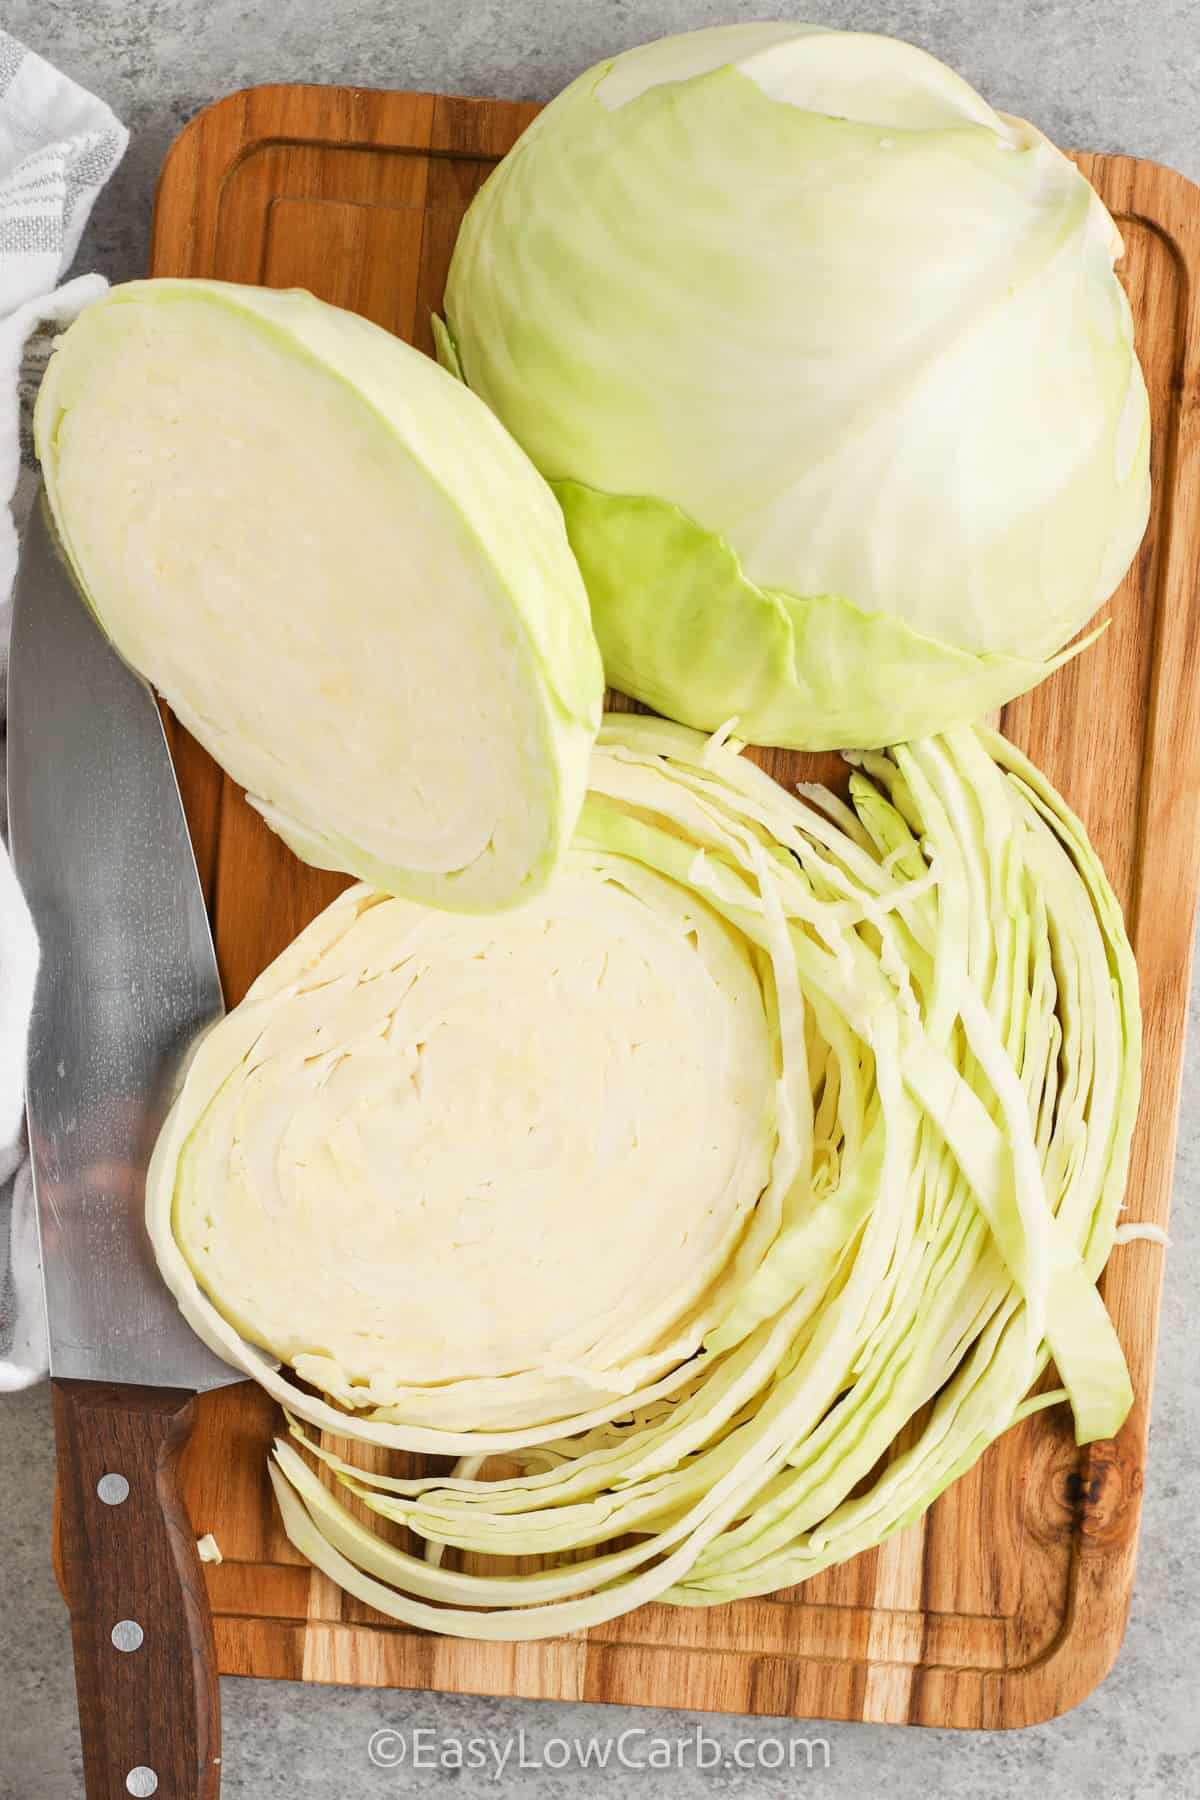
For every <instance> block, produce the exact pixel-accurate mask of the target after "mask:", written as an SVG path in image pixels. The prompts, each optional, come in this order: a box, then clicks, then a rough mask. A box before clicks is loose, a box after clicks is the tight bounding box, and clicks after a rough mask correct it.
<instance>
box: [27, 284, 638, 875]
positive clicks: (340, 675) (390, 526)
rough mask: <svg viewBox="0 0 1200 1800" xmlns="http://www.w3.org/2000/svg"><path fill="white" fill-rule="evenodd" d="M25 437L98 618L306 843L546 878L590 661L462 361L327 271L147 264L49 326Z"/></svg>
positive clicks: (558, 552) (582, 775)
mask: <svg viewBox="0 0 1200 1800" xmlns="http://www.w3.org/2000/svg"><path fill="white" fill-rule="evenodd" d="M36 435H37V447H38V453H39V455H40V457H41V459H42V467H43V471H44V474H45V479H46V487H47V491H48V493H49V496H50V500H51V504H52V506H53V510H54V515H55V519H56V521H57V524H58V528H59V532H60V535H61V537H62V539H63V542H64V544H65V546H66V549H67V552H68V554H69V556H70V559H71V562H72V564H73V565H74V568H75V572H76V575H77V576H78V579H79V582H80V584H81V586H82V588H83V590H84V593H85V594H86V595H87V597H88V599H89V601H90V603H91V605H92V608H93V610H94V611H95V614H96V616H97V618H98V619H99V621H100V623H101V625H102V626H103V627H104V630H105V631H106V632H107V633H108V635H109V637H110V638H111V639H112V641H113V643H114V644H115V645H116V647H117V649H118V650H119V651H120V653H121V655H122V656H124V657H125V658H126V659H127V660H128V661H129V662H130V663H131V664H132V665H133V667H134V668H136V669H138V670H139V671H140V672H141V673H142V674H143V675H145V676H147V677H148V678H149V679H150V680H151V681H153V682H154V684H155V686H156V687H158V688H159V690H160V691H161V692H162V694H163V695H164V697H165V698H166V699H167V700H168V702H169V703H170V705H171V706H172V708H173V709H174V711H175V712H176V713H177V715H178V716H179V718H180V719H181V720H182V721H183V723H184V724H185V725H186V726H187V728H188V729H189V731H191V732H192V733H193V734H194V736H196V737H197V738H198V739H199V740H200V742H201V743H202V744H203V745H204V746H205V748H206V749H208V750H209V751H211V752H212V754H213V755H214V756H215V757H216V759H217V761H218V762H220V763H221V764H222V766H223V767H224V768H225V769H227V770H228V771H229V773H230V774H231V775H232V776H233V777H234V779H235V780H236V781H238V782H240V783H241V784H242V785H243V786H244V787H245V788H246V789H247V790H248V795H249V798H250V801H251V804H252V805H254V806H255V807H257V809H258V810H259V812H261V813H262V815H263V817H264V818H265V819H266V821H267V823H268V824H269V825H271V826H272V827H273V829H274V830H276V831H277V832H278V833H279V834H280V836H281V837H283V838H284V839H285V841H286V842H287V843H288V844H289V845H290V846H291V848H292V849H293V850H294V851H295V852H296V854H297V855H298V856H301V857H302V858H303V859H304V860H305V861H306V862H310V863H315V864H317V865H318V866H319V867H322V868H333V869H344V870H346V871H348V872H349V873H351V874H355V875H359V876H361V877H363V878H364V879H367V880H370V881H371V882H373V883H374V884H375V885H376V886H378V887H380V888H383V889H386V890H389V891H394V892H397V893H404V894H408V895H412V896H415V897H417V898H419V899H421V900H424V901H428V902H430V903H432V904H436V905H438V906H445V907H452V908H456V909H461V910H473V909H474V910H492V909H495V908H498V907H504V906H509V905H512V904H513V903H515V902H518V901H522V900H524V899H526V898H527V897H528V896H529V895H530V894H531V893H534V892H536V891H537V889H538V888H539V887H541V886H542V885H544V883H545V882H546V881H547V880H548V879H549V876H550V874H551V872H552V870H553V867H554V865H555V862H556V860H557V857H558V854H559V851H560V849H561V847H562V845H563V843H564V842H565V841H566V839H567V837H569V835H570V832H571V829H572V827H573V826H574V823H575V819H576V816H577V814H578V811H579V806H580V802H581V800H582V797H583V789H584V783H585V779H586V770H587V759H588V754H589V751H590V748H591V743H592V740H593V738H594V736H595V732H596V728H597V726H598V724H599V717H600V707H601V700H602V692H603V682H602V676H601V670H600V660H599V655H598V652H597V649H596V644H595V640H594V638H593V636H592V632H591V627H590V624H589V621H588V614H587V600H586V596H585V594H584V591H583V587H582V584H581V582H580V578H579V572H578V570H577V568H576V566H575V563H574V560H573V558H572V556H571V552H570V550H569V548H568V546H567V542H566V537H565V534H564V531H563V525H562V519H561V515H560V513H559V509H558V507H557V506H556V504H555V502H554V499H553V496H552V495H551V494H550V492H549V490H548V489H547V487H546V485H545V483H544V482H543V481H542V479H541V477H540V476H539V475H538V474H537V473H536V471H535V470H534V469H533V468H532V466H531V465H530V463H529V462H528V460H527V459H526V457H525V456H524V455H523V453H522V452H521V451H520V450H519V449H518V448H517V446H516V445H515V444H514V443H513V441H512V440H511V438H509V437H508V435H507V433H506V432H505V431H504V430H503V428H502V427H501V426H499V425H498V424H497V422H496V420H495V418H494V417H493V416H492V415H491V414H490V413H489V412H488V410H487V408H486V407H485V406H483V405H482V404H481V403H480V402H479V401H477V400H475V399H474V398H473V396H471V395H470V394H468V393H467V392H466V391H465V390H464V389H463V387H462V385H461V383H458V382H455V381H451V380H450V379H449V378H448V377H447V376H446V375H445V374H444V373H443V372H442V371H441V370H440V369H439V368H438V367H437V365H436V364H435V363H434V362H432V361H431V360H430V359H429V358H428V357H425V356H422V355H420V354H419V352H417V351H415V350H413V349H411V348H410V347H409V346H408V345H407V344H404V343H402V342H401V341H400V340H399V339H398V338H394V337H392V336H391V335H390V334H389V333H388V332H385V331H381V330H380V329H379V328H378V327H377V326H375V325H371V324H369V323H368V322H367V321H366V320H365V319H361V318H359V317H357V316H356V315H355V314H352V313H348V312H343V311H341V310H339V309H338V308H336V307H332V306H326V305H324V304H322V302H320V301H318V300H315V299H314V298H313V297H312V295H311V294H306V293H302V292H299V291H296V292H289V293H276V292H270V291H268V290H266V289H261V288H247V287H236V286H233V285H230V284H226V283H221V282H207V281H139V282H132V283H130V284H129V285H127V286H125V287H118V288H114V289H112V290H111V291H110V292H109V293H108V295H107V296H106V297H105V298H104V299H102V300H100V301H98V302H97V303H96V304H95V305H93V306H91V307H89V308H88V309H87V310H86V311H85V312H84V313H83V314H82V316H81V317H80V318H79V319H78V320H77V321H76V323H75V324H74V325H72V326H71V328H70V330H69V331H68V332H67V333H66V335H65V336H64V337H63V338H62V339H61V340H60V342H59V345H58V347H57V349H56V350H55V352H54V355H53V357H52V358H51V361H50V365H49V368H48V370H47V373H46V378H45V381H44V382H43V384H42V390H41V393H40V395H39V398H38V404H37V413H36Z"/></svg>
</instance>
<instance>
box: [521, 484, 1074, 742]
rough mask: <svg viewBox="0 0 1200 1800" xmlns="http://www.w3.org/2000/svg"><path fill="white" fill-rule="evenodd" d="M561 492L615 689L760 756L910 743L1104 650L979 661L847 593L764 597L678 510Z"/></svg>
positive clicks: (732, 557) (716, 541)
mask: <svg viewBox="0 0 1200 1800" xmlns="http://www.w3.org/2000/svg"><path fill="white" fill-rule="evenodd" d="M551 486H552V487H553V489H554V492H555V494H556V495H557V496H558V499H559V503H560V504H561V506H562V509H563V517H564V518H565V519H566V522H567V535H568V537H569V538H570V541H571V548H572V550H573V551H574V552H575V555H576V558H577V559H578V562H579V566H580V568H581V569H582V571H583V576H584V580H585V581H586V583H587V589H588V595H589V598H590V600H591V604H592V622H593V625H594V627H595V631H596V637H597V640H598V642H599V644H600V651H601V654H602V656H603V658H604V668H605V673H606V675H607V677H608V680H609V683H610V684H611V685H612V686H613V687H616V688H620V690H621V691H622V693H626V694H632V695H633V697H634V699H636V700H641V701H644V702H645V704H646V705H647V706H653V707H654V708H655V710H656V711H657V712H661V713H665V714H666V715H667V717H668V718H672V719H678V720H680V721H681V722H682V723H683V724H685V725H691V726H695V727H697V728H698V729H700V730H703V731H716V730H717V729H718V727H720V726H721V725H723V724H725V723H726V722H727V721H728V720H729V719H731V718H732V719H734V720H735V721H736V732H737V736H738V737H739V738H740V739H742V741H743V742H745V743H751V744H778V745H782V746H784V747H787V748H791V749H795V750H834V749H838V748H841V747H843V746H845V745H851V744H852V745H857V746H858V747H860V748H862V749H869V748H875V747H876V746H878V745H882V744H888V743H900V742H903V741H904V740H905V739H908V738H913V737H921V736H923V735H924V734H925V733H926V732H928V731H929V730H930V729H941V728H942V727H944V726H946V725H949V724H953V723H957V722H960V721H962V722H965V721H967V720H970V719H975V718H979V717H981V716H982V715H983V714H984V713H987V712H990V711H992V710H993V709H994V708H996V707H999V706H1002V705H1004V703H1005V702H1006V701H1008V700H1011V699H1013V698H1014V696H1015V695H1017V694H1022V693H1025V692H1026V691H1027V690H1028V689H1029V688H1032V687H1036V686H1037V684H1038V682H1039V681H1042V680H1044V679H1045V677H1046V676H1047V675H1049V674H1051V673H1052V672H1053V670H1055V669H1056V668H1058V667H1059V665H1060V664H1061V663H1063V662H1066V661H1068V660H1069V658H1070V657H1072V656H1074V655H1076V654H1078V652H1079V651H1080V650H1082V649H1084V648H1085V647H1086V645H1087V644H1089V643H1091V642H1092V641H1093V637H1092V636H1089V637H1087V638H1085V639H1083V640H1082V641H1081V642H1080V643H1077V644H1074V645H1072V646H1071V647H1070V648H1069V649H1068V650H1065V651H1063V652H1062V653H1061V654H1060V655H1058V656H1056V657H1052V658H1051V659H1050V660H1049V661H1047V662H1038V661H1033V660H1026V659H1024V658H1022V657H1016V656H1000V655H995V654H992V655H981V656H976V655H973V654H972V653H971V652H970V651H967V650H956V649H955V648H954V647H953V646H952V645H950V644H939V643H936V642H935V641H934V640H933V639H931V638H926V637H922V636H920V634H919V633H917V632H915V631H913V630H911V629H910V628H909V627H908V626H906V625H905V624H904V623H903V621H902V620H901V619H899V618H898V617H895V616H893V615H891V614H888V613H865V612H863V611H861V610H860V609H859V608H858V607H857V606H855V605H854V604H853V603H852V602H851V601H849V600H846V599H843V598H841V596H839V595H837V594H812V595H804V596H802V595H797V594H788V593H784V592H783V591H781V590H775V589H770V588H760V587H758V586H756V585H755V583H754V582H753V581H751V580H750V578H749V576H748V575H747V574H746V572H745V570H744V569H743V568H742V565H741V563H740V561H739V559H738V557H737V554H736V552H735V551H734V550H733V549H732V547H731V546H730V545H729V544H728V543H727V542H726V541H725V539H724V538H722V537H719V536H718V535H717V534H716V533H715V532H710V531H705V530H704V529H703V528H702V527H701V526H700V525H698V524H697V523H696V522H695V520H693V519H690V518H688V516H687V514H686V513H685V512H684V511H683V510H682V508H681V507H678V506H674V505H671V504H670V503H669V502H667V501H664V500H657V499H653V498H649V497H646V496H637V495H628V494H602V493H598V492H596V491H595V490H594V489H592V488H587V487H584V486H583V485H582V483H580V482H577V481H554V482H552V483H551ZM1094 635H1095V634H1093V636H1094Z"/></svg>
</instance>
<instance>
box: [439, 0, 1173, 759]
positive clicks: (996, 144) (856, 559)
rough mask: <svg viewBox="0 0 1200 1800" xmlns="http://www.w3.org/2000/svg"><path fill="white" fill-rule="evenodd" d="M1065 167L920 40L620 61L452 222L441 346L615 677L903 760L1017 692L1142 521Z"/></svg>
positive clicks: (664, 49) (660, 705)
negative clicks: (555, 530)
mask: <svg viewBox="0 0 1200 1800" xmlns="http://www.w3.org/2000/svg"><path fill="white" fill-rule="evenodd" d="M1120 252H1121V242H1120V238H1119V236H1118V234H1117V231H1116V228H1115V226H1114V224H1113V221H1112V219H1111V218H1110V217H1109V215H1108V213H1107V212H1106V210H1105V208H1104V206H1103V205H1102V204H1101V202H1100V200H1099V198H1098V197H1097V195H1096V194H1095V193H1094V192H1093V191H1092V189H1091V188H1090V187H1089V185H1088V183H1087V182H1086V181H1085V180H1084V178H1083V176H1082V175H1081V174H1080V173H1079V172H1078V170H1077V169H1076V168H1075V167H1074V166H1073V165H1072V164H1071V163H1070V162H1068V161H1067V159H1066V158H1065V157H1064V156H1062V155H1061V154H1060V153H1059V152H1058V151H1057V150H1056V149H1055V148H1054V147H1053V145H1051V144H1050V143H1048V142H1047V141H1046V139H1045V138H1044V137H1043V136H1042V135H1041V134H1040V133H1039V132H1037V131H1036V130H1034V128H1033V127H1032V126H1029V125H1027V124H1025V123H1024V122H1023V121H1021V120H1018V119H1011V118H1008V117H1006V116H1005V115H1004V114H1001V113H997V112H995V111H993V110H992V108H991V107H990V106H988V105H987V103H986V102H985V101H984V100H982V99H981V98H980V96H979V95H978V94H976V93H975V92H974V91H973V90H972V89H971V88H970V87H969V86H968V85H967V83H966V82H965V81H963V80H961V79H960V78H959V77H958V76H957V75H955V74H954V73H953V72H952V71H951V70H950V69H948V68H946V67H945V66H944V65H943V64H941V63H939V62H937V61H936V60H935V59H934V58H933V57H931V56H928V55H926V54H925V53H924V52H923V51H921V50H917V49H915V48H913V47H912V46H910V45H907V44H903V43H899V42H896V41H894V40H892V39H889V38H884V37H876V36H872V35H868V34H863V33H855V32H839V31H831V30H827V29H823V28H817V27H814V26H804V25H790V24H761V25H739V26H730V27H727V28H719V29H715V30H709V31H699V32H695V33H692V34H690V35H686V36H681V37H673V38H667V39H665V40H663V41H662V42H660V43H656V44H648V45H644V46H642V47H641V48H640V49H635V50H629V51H627V52H625V53H624V54H623V55H620V56H617V57H615V58H613V59H611V60H610V61H607V62H605V63H601V64H598V65H597V66H596V67H595V68H592V69H589V70H588V71H587V73H586V74H584V75H581V76H580V77H579V78H578V80H576V81H575V82H573V83H572V84H571V86H570V87H568V88H567V89H566V90H565V91H564V92H563V93H562V94H560V95H559V96H558V98H557V99H556V100H554V101H553V102H552V103H551V105H550V106H549V107H547V108H546V110H545V111H544V112H543V113H542V114H541V115H540V116H539V117H538V118H537V119H536V120H535V121H534V123H533V125H532V126H531V127H530V128H529V130H528V131H527V132H526V133H525V135H524V136H523V137H522V138H521V139H520V141H519V142H518V143H517V145H516V147H515V148H514V149H513V150H512V152H511V153H510V154H509V155H508V156H507V157H506V158H505V159H504V161H503V162H502V163H501V164H500V165H499V167H498V168H497V169H496V170H495V171H494V172H493V173H492V175H491V176H490V177H489V179H488V180H487V182H486V183H485V184H484V186H483V188H482V189H481V190H480V192H479V194H478V195H477V196H476V198H475V200H474V201H473V203H472V205H471V208H470V210H469V212H468V213H467V216H466V218H465V219H464V221H463V225H462V229H461V232H460V235H459V239H458V243H457V245H456V248H455V252H454V258H453V262H452V264H451V268H450V274H449V279H448V282H447V286H446V307H445V310H446V330H445V331H444V332H443V333H442V339H441V346H442V355H443V358H444V360H445V361H446V362H447V364H448V366H450V367H452V368H454V369H455V370H456V371H457V372H458V373H460V374H461V375H462V378H463V379H464V380H465V381H466V382H467V383H468V384H469V386H470V387H471V388H472V389H473V390H474V391H475V392H476V393H478V394H480V395H482V397H483V398H484V399H485V400H486V401H487V402H488V404H489V405H490V406H492V407H493V408H494V409H495V411H496V413H497V414H498V415H499V417H500V418H501V419H502V420H503V421H504V423H505V424H506V425H507V426H508V428H509V430H510V431H512V433H513V434H514V436H515V437H516V438H517V439H518V440H519V442H520V443H522V444H523V445H524V447H525V449H526V450H527V451H528V452H529V454H530V456H531V457H532V458H533V460H534V462H535V463H536V464H537V466H538V467H539V468H540V469H541V471H542V473H543V474H544V475H545V476H546V477H547V478H548V479H549V480H550V482H551V484H552V486H553V487H554V490H555V492H556V493H557V495H558V497H559V499H560V501H561V502H562V506H563V510H564V513H565V515H566V520H567V529H568V531H569V533H570V538H571V543H572V547H573V548H574V550H575V553H576V555H577V556H578V558H579V562H580V566H581V567H582V569H583V573H584V578H585V580H586V582H587V584H588V590H589V594H590V597H591V602H592V613H593V618H594V620H595V625H596V632H597V635H598V637H599V640H600V647H601V650H602V651H603V653H604V659H605V666H606V668H607V671H608V676H609V680H610V681H611V682H612V683H613V684H614V685H615V686H617V687H619V688H622V689H624V690H625V692H627V693H630V694H633V695H635V696H636V697H637V698H638V699H640V700H643V701H645V702H647V703H648V704H649V705H651V706H653V707H654V708H655V709H656V710H657V711H659V712H663V713H666V714H667V715H669V716H670V717H672V718H676V719H680V720H682V721H684V722H685V723H687V724H690V725H696V726H702V727H705V728H707V729H710V730H715V729H716V728H717V727H718V726H719V725H720V724H721V723H722V722H723V721H724V720H726V719H727V718H729V717H730V716H731V715H736V716H737V718H738V721H739V724H738V730H739V732H740V733H741V735H742V736H743V737H744V738H746V739H748V740H749V741H751V742H754V743H760V744H786V745H794V746H796V747H798V748H801V749H825V748H842V747H845V746H862V745H868V744H870V745H877V744H886V743H897V742H901V741H904V740H906V739H908V738H911V737H916V736H921V735H924V734H926V733H929V732H932V731H938V730H941V729H943V728H944V727H946V726H947V725H950V724H953V723H956V722H958V721H961V720H966V719H972V718H978V717H980V716H982V715H983V714H984V713H986V712H987V711H989V710H990V709H991V708H993V707H997V706H999V705H1000V704H1001V703H1002V702H1004V701H1006V700H1008V699H1011V698H1012V696H1013V695H1014V694H1017V693H1020V692H1022V691H1024V690H1025V689H1026V688H1029V687H1032V686H1033V685H1034V684H1035V683H1036V682H1038V681H1039V680H1040V679H1041V678H1042V677H1043V676H1044V675H1045V674H1046V673H1047V672H1048V670H1049V669H1050V668H1051V667H1053V666H1054V664H1055V662H1056V660H1057V659H1058V655H1059V652H1060V651H1061V649H1062V646H1063V645H1064V644H1066V643H1067V641H1068V639H1070V638H1071V637H1072V636H1073V635H1074V634H1075V633H1076V632H1077V631H1078V630H1079V628H1080V627H1081V626H1082V625H1084V624H1085V623H1086V621H1087V620H1088V619H1089V618H1090V616H1091V615H1092V613H1093V612H1094V611H1095V609H1096V608H1097V606H1099V605H1100V604H1101V602H1102V601H1104V600H1106V599H1107V598H1108V596H1109V595H1110V594H1111V593H1112V591H1113V589H1114V588H1115V587H1116V585H1117V583H1118V582H1119V580H1120V579H1121V576H1122V575H1123V574H1124V571H1125V569H1126V567H1127V566H1128V564H1129V562H1130V560H1131V558H1132V556H1133V554H1134V551H1135V550H1136V548H1137V545H1138V542H1139V540H1140V538H1141V536H1142V532H1143V530H1144V527H1145V524H1146V518H1147V508H1148V504H1149V453H1148V444H1149V426H1148V409H1147V400H1146V390H1145V386H1144V383H1143V380H1142V375H1141V370H1140V368H1139V366H1138V361H1137V357H1136V355H1135V353H1134V348H1133V333H1132V322H1131V316H1130V309H1129V305H1128V302H1127V301H1126V298H1125V295H1124V293H1123V291H1122V289H1121V287H1120V284H1119V283H1118V281H1117V279H1116V277H1115V275H1114V273H1113V262H1114V259H1115V257H1117V256H1118V255H1119V254H1120Z"/></svg>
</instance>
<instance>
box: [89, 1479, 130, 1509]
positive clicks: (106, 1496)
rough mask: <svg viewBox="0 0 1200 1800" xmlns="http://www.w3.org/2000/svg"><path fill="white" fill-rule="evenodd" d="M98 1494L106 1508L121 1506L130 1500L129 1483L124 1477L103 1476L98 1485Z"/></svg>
mask: <svg viewBox="0 0 1200 1800" xmlns="http://www.w3.org/2000/svg"><path fill="white" fill-rule="evenodd" d="M96 1492H97V1493H98V1494H99V1496H100V1498H101V1499H102V1500H103V1502H104V1504H105V1506H120V1504H121V1502H122V1501H123V1500H128V1498H129V1483H128V1482H127V1481H126V1479H125V1477H124V1476H123V1475H102V1476H101V1477H100V1479H99V1481H98V1482H97V1483H96Z"/></svg>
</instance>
